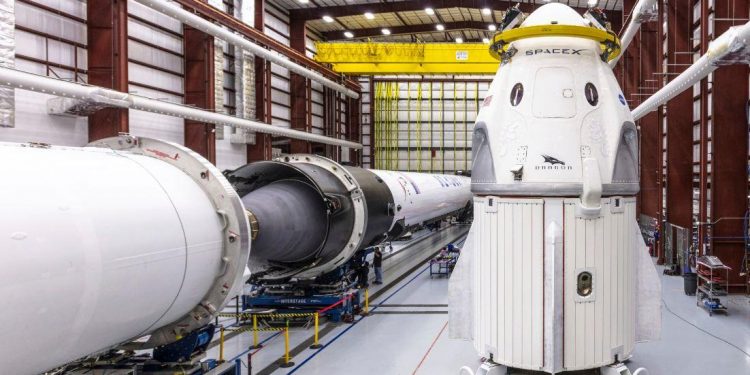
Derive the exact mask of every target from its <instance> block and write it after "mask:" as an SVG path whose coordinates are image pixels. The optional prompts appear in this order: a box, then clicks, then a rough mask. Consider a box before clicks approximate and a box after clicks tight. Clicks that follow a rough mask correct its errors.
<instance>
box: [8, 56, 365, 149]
mask: <svg viewBox="0 0 750 375" xmlns="http://www.w3.org/2000/svg"><path fill="white" fill-rule="evenodd" d="M0 86H8V87H13V88H17V89H21V90H28V91H34V92H40V93H45V94H50V95H57V96H62V97H66V98H73V99H82V100H90V101H93V102H96V103H101V104H106V105H109V106H112V107H118V108H130V109H136V110H140V111H145V112H151V113H159V114H163V115H168V116H174V117H179V118H184V119H188V120H194V121H199V122H206V123H210V124H216V125H227V126H232V127H235V128H240V129H247V130H250V131H254V132H260V133H265V134H271V135H275V136H280V137H289V138H294V139H301V140H304V141H310V142H318V143H323V144H328V145H333V146H339V147H349V148H355V149H361V148H362V144H360V143H356V142H350V141H347V140H343V139H338V138H332V137H326V136H323V135H318V134H311V133H307V132H303V131H299V130H293V129H289V128H282V127H279V126H274V125H270V124H266V123H263V122H258V121H252V120H247V119H243V118H239V117H234V116H230V115H225V114H221V113H216V112H211V111H206V110H203V109H199V108H195V107H189V106H185V105H182V104H176V103H171V102H166V101H163V100H157V99H152V98H148V97H145V96H140V95H133V94H128V93H124V92H119V91H115V90H110V89H105V88H102V87H98V86H88V85H83V84H79V83H73V82H68V81H63V80H59V79H55V78H49V77H44V76H40V75H36V74H31V73H26V72H22V71H20V70H16V69H10V68H3V67H0Z"/></svg>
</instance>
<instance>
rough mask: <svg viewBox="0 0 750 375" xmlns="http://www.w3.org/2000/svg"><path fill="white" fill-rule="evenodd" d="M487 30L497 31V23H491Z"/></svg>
mask: <svg viewBox="0 0 750 375" xmlns="http://www.w3.org/2000/svg"><path fill="white" fill-rule="evenodd" d="M487 30H489V31H496V30H497V26H496V25H495V24H492V25H489V26H487Z"/></svg>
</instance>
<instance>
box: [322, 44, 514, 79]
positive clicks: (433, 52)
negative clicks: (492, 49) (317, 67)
mask: <svg viewBox="0 0 750 375" xmlns="http://www.w3.org/2000/svg"><path fill="white" fill-rule="evenodd" d="M315 46H316V48H317V55H316V56H315V60H316V61H318V62H321V63H327V64H331V65H332V66H333V70H334V71H336V72H338V73H343V74H348V75H381V74H495V73H496V72H497V67H498V65H499V64H500V62H499V61H498V60H497V59H495V58H494V57H492V55H490V53H489V45H488V44H484V43H460V44H459V43H375V42H366V43H336V42H317V43H315Z"/></svg>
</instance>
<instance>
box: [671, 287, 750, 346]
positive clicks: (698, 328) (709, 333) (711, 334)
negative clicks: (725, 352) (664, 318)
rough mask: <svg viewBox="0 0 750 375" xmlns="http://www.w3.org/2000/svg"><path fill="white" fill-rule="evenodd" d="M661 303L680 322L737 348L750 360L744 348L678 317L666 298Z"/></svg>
mask: <svg viewBox="0 0 750 375" xmlns="http://www.w3.org/2000/svg"><path fill="white" fill-rule="evenodd" d="M661 303H662V304H663V305H664V307H665V308H666V309H667V311H669V313H670V314H672V315H674V316H676V317H677V318H679V319H680V320H682V321H683V322H685V323H687V324H690V325H691V326H693V327H695V328H696V329H697V330H699V331H701V332H703V333H705V334H707V335H709V336H711V337H713V338H715V339H717V340H719V341H723V342H724V343H726V344H727V345H729V346H731V347H733V348H735V349H737V350H739V351H740V352H741V353H742V354H744V355H745V356H746V357H748V358H750V353H748V352H746V351H744V350H742V348H740V347H739V346H737V345H735V344H732V343H731V342H729V341H727V340H725V339H723V338H721V337H719V336H716V335H714V334H713V333H711V332H709V331H706V330H705V329H703V328H701V327H698V326H697V325H695V324H693V323H691V322H690V321H688V320H687V319H685V318H683V317H682V316H680V315H677V313H675V312H674V311H672V309H670V308H669V305H667V301H665V300H664V298H662V299H661Z"/></svg>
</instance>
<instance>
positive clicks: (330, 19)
mask: <svg viewBox="0 0 750 375" xmlns="http://www.w3.org/2000/svg"><path fill="white" fill-rule="evenodd" d="M323 21H326V22H328V23H331V22H333V17H331V16H323Z"/></svg>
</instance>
